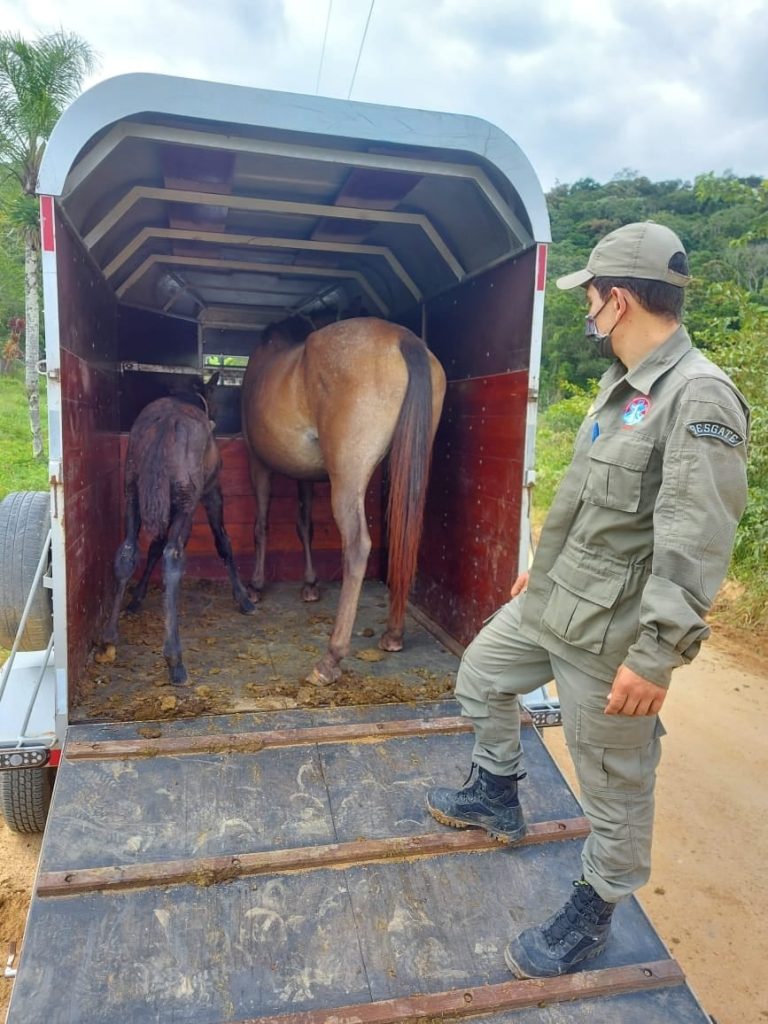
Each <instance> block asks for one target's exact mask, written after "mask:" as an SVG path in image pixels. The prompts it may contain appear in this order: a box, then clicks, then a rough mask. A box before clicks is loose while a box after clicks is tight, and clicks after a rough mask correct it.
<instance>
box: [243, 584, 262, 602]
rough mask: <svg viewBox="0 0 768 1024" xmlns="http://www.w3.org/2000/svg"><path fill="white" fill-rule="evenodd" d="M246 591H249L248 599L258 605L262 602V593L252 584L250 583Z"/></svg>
mask: <svg viewBox="0 0 768 1024" xmlns="http://www.w3.org/2000/svg"><path fill="white" fill-rule="evenodd" d="M246 590H247V591H248V597H250V599H251V600H252V601H254V602H255V603H256V604H258V603H259V602H260V601H261V596H262V591H261V589H260V588H259V587H254V585H253V584H252V583H249V584H248V586H247V587H246Z"/></svg>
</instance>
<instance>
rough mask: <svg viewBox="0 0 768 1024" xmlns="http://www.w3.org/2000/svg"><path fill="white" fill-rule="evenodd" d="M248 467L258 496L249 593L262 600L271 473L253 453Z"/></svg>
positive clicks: (255, 493)
mask: <svg viewBox="0 0 768 1024" xmlns="http://www.w3.org/2000/svg"><path fill="white" fill-rule="evenodd" d="M248 468H249V472H250V475H251V486H252V487H253V493H254V495H255V496H256V520H255V522H254V524H253V542H254V547H255V549H256V560H255V562H254V565H253V574H252V576H251V582H250V583H249V584H248V593H249V594H250V596H251V597H252V598H253V599H254V600H255V601H260V600H261V595H262V591H263V590H264V562H265V559H266V552H267V520H268V518H269V498H270V485H271V473H270V471H269V469H267V467H266V466H265V465H264V463H263V462H261V460H260V459H258V458H256V456H255V455H253V453H250V457H249V460H248Z"/></svg>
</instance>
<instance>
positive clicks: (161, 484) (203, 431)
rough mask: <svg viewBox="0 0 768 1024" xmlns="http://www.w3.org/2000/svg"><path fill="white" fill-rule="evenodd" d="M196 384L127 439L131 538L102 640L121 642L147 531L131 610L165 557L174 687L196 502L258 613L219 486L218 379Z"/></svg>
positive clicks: (235, 585)
mask: <svg viewBox="0 0 768 1024" xmlns="http://www.w3.org/2000/svg"><path fill="white" fill-rule="evenodd" d="M218 376H219V375H218V374H214V375H213V377H211V379H210V380H209V381H208V384H207V385H203V384H202V382H200V383H199V384H196V386H195V390H193V391H191V392H189V393H188V394H177V395H175V396H173V397H169V398H159V399H158V400H157V401H155V402H151V403H150V404H149V405H148V406H147V407H146V408H145V409H143V410H142V411H141V413H139V416H138V417H137V419H136V422H135V423H134V425H133V428H132V429H131V434H130V438H129V440H128V456H127V459H126V467H125V540H124V541H123V543H122V544H121V545H120V547H119V548H118V549H117V554H116V555H115V576H116V578H117V593H116V595H115V602H114V606H113V608H112V614H111V615H110V617H109V621H108V623H107V626H106V628H105V630H104V636H103V643H104V644H105V645H111V646H114V645H116V644H117V638H118V630H117V623H118V618H119V616H120V609H121V606H122V603H123V596H124V594H125V589H126V586H127V584H128V581H129V579H130V578H131V576H132V575H133V573H134V571H135V569H136V566H137V564H138V559H139V551H138V539H139V531H140V529H141V527H142V526H143V527H144V529H145V530H146V532H147V534H148V536H149V537H150V540H151V543H150V546H149V553H148V555H147V564H146V567H145V569H144V573H143V575H142V577H141V579H140V580H139V583H138V584H137V586H136V589H135V590H134V592H133V599H132V600H131V603H130V604H129V605H128V609H127V610H128V611H130V612H137V611H138V610H139V609H140V608H141V604H142V602H143V600H144V597H145V595H146V592H147V585H148V583H149V578H150V576H151V574H152V570H153V569H154V567H155V565H156V564H157V562H158V561H159V559H160V556H161V555H162V558H163V584H164V587H165V644H164V646H163V654H164V656H165V660H166V662H167V664H168V674H169V677H170V681H171V683H173V684H174V685H180V684H182V683H184V682H186V680H187V670H186V669H185V667H184V664H183V662H182V658H181V640H180V637H179V615H178V601H179V587H180V584H181V577H182V573H183V571H184V549H185V547H186V544H187V541H188V540H189V534H190V532H191V529H192V517H193V515H194V512H195V509H196V508H197V503H198V502H199V501H200V502H202V504H203V507H204V508H205V511H206V514H207V516H208V522H209V523H210V526H211V531H212V533H213V537H214V540H215V542H216V550H217V551H218V553H219V555H220V556H221V558H222V559H223V560H224V562H225V564H226V566H227V572H228V573H229V579H230V582H231V584H232V594H233V596H234V598H235V601H236V602H237V605H238V607H239V608H240V611H241V612H243V613H244V614H248V613H250V612H253V611H255V607H256V606H255V605H254V604H253V602H252V601H251V600H250V599H249V597H248V592H247V590H246V589H245V587H244V586H243V584H242V582H241V580H240V577H239V576H238V574H237V569H236V568H235V561H234V558H233V555H232V545H231V543H230V540H229V537H228V536H227V531H226V530H225V529H224V518H223V507H224V503H223V499H222V496H221V487H220V486H219V470H220V468H221V455H220V454H219V449H218V446H217V444H216V440H215V438H214V436H213V423H212V422H211V419H210V417H209V402H210V399H211V397H212V394H213V389H214V388H215V386H216V383H217V381H218Z"/></svg>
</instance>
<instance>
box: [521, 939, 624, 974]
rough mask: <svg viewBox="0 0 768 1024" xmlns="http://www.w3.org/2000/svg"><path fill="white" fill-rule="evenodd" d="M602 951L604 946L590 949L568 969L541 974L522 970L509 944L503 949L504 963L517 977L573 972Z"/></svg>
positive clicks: (595, 957) (594, 958)
mask: <svg viewBox="0 0 768 1024" xmlns="http://www.w3.org/2000/svg"><path fill="white" fill-rule="evenodd" d="M604 952H605V946H603V947H602V948H601V949H596V950H590V951H589V952H588V953H587V954H586V955H585V956H583V957H582V958H581V960H579V962H578V963H575V964H574V965H573V967H569V968H568V970H566V971H561V972H560V973H559V974H557V973H554V974H553V973H549V974H544V973H543V972H542V973H541V974H531V973H530V972H529V971H524V970H523V968H522V967H521V966H520V965H519V964H518V963H517V961H516V960H515V959H514V958H513V957H512V955H511V954H510V952H509V946H507V948H506V949H505V950H504V963H505V964H506V965H507V967H508V968H509V969H510V971H511V972H512V973H513V974H514V975H515V976H516V977H518V978H560V977H562V975H563V974H575V973H576V971H579V970H581V969H582V964H585V963H587V962H588V961H589V960H596V959H597V957H599V956H600V955H601V954H602V953H604Z"/></svg>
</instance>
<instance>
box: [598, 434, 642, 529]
mask: <svg viewBox="0 0 768 1024" xmlns="http://www.w3.org/2000/svg"><path fill="white" fill-rule="evenodd" d="M652 451H653V439H652V438H650V437H642V436H641V435H639V434H610V435H605V436H604V437H598V438H597V440H596V441H595V443H594V444H593V445H592V446H591V448H590V449H589V473H588V475H587V480H586V483H585V485H584V494H583V497H584V501H587V502H589V503H590V504H591V505H599V506H600V507H601V508H613V509H616V510H617V511H618V512H637V510H638V508H639V507H640V496H641V494H642V487H643V472H644V471H645V470H646V469H647V467H648V462H649V460H650V458H651V452H652Z"/></svg>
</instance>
